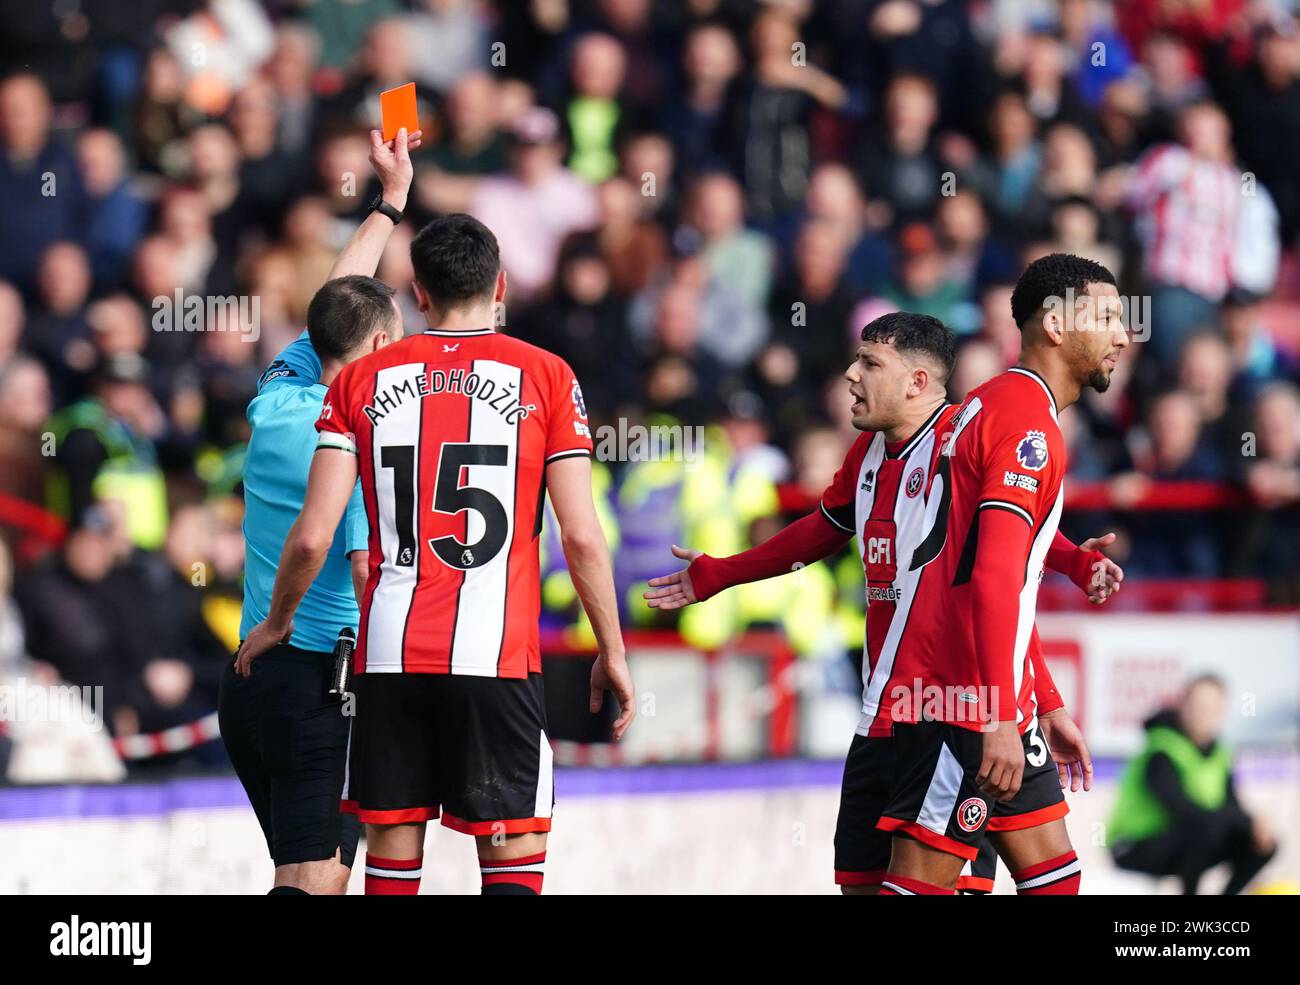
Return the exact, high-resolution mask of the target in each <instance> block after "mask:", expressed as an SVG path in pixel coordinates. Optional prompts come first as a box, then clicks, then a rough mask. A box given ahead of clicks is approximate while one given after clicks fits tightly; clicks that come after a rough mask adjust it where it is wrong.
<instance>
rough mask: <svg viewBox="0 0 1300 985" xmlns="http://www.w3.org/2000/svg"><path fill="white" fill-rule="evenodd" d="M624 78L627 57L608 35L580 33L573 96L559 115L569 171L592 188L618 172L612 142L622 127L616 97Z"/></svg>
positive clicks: (571, 79) (574, 59)
mask: <svg viewBox="0 0 1300 985" xmlns="http://www.w3.org/2000/svg"><path fill="white" fill-rule="evenodd" d="M626 74H627V55H626V54H625V53H624V51H623V48H622V46H621V45H620V44H619V43H618V41H617V40H615V39H614V38H612V37H610V36H609V35H608V34H600V33H594V32H593V33H592V34H587V35H584V36H583V37H582V38H580V39H579V40H578V41H577V43H576V44H575V45H574V46H573V52H572V56H571V60H570V63H569V82H570V87H571V90H572V91H571V93H570V95H569V98H568V99H567V101H566V102H565V104H564V110H563V117H564V123H565V127H566V129H567V131H568V137H569V160H568V167H569V169H570V170H571V171H572V172H573V173H574V174H576V175H578V176H579V177H580V178H583V179H585V180H586V181H589V182H591V183H592V184H595V183H598V182H601V181H604V180H605V179H606V178H608V177H610V176H611V175H612V174H614V172H615V171H617V170H618V155H617V154H616V153H615V143H616V140H617V137H618V133H619V127H620V126H621V125H622V124H623V122H624V119H623V110H622V108H621V107H620V106H619V101H618V96H619V93H620V92H621V91H622V89H623V85H624V79H625V76H626Z"/></svg>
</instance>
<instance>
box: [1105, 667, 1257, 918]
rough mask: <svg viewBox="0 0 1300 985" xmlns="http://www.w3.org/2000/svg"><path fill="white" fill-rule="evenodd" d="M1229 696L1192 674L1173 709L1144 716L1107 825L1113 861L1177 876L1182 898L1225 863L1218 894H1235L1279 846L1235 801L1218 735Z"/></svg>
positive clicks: (1219, 685)
mask: <svg viewBox="0 0 1300 985" xmlns="http://www.w3.org/2000/svg"><path fill="white" fill-rule="evenodd" d="M1227 701H1228V694H1227V687H1226V686H1225V685H1224V683H1223V681H1221V680H1219V679H1218V678H1217V677H1208V676H1207V677H1198V678H1196V679H1195V680H1192V681H1190V682H1189V683H1188V685H1187V687H1186V689H1185V690H1184V691H1183V696H1182V699H1181V701H1180V702H1179V704H1178V706H1177V708H1174V709H1167V710H1164V711H1159V712H1157V713H1156V714H1154V715H1152V716H1151V717H1150V718H1149V719H1147V721H1146V723H1145V727H1146V742H1145V747H1144V748H1143V750H1142V752H1140V753H1139V754H1138V755H1137V757H1135V758H1134V759H1133V760H1131V761H1130V762H1129V764H1128V766H1127V767H1125V770H1124V775H1123V777H1122V778H1121V780H1120V792H1119V798H1118V801H1117V803H1116V805H1115V812H1114V815H1113V817H1112V819H1111V823H1110V826H1109V831H1108V836H1109V840H1110V846H1111V852H1112V854H1113V855H1114V858H1115V864H1116V865H1118V866H1120V867H1121V868H1124V869H1132V870H1135V871H1137V872H1146V873H1149V874H1151V875H1155V876H1177V877H1178V879H1179V880H1180V881H1181V883H1182V888H1183V893H1184V894H1185V895H1188V896H1194V895H1196V892H1197V889H1198V888H1199V886H1200V882H1201V878H1202V877H1203V876H1204V875H1205V873H1206V872H1208V871H1209V870H1210V869H1212V868H1214V867H1215V866H1216V865H1220V864H1222V863H1224V862H1226V863H1228V865H1229V866H1230V871H1229V875H1228V881H1227V883H1226V885H1225V886H1224V888H1223V895H1224V896H1232V895H1235V894H1236V893H1240V892H1241V891H1242V890H1243V889H1245V888H1246V886H1247V885H1249V884H1250V881H1251V880H1252V879H1253V878H1255V876H1256V875H1257V874H1258V873H1259V871H1260V869H1262V868H1263V867H1264V866H1265V865H1266V864H1267V863H1268V860H1269V859H1271V858H1272V857H1273V855H1274V853H1275V852H1276V851H1277V839H1276V837H1275V836H1274V835H1273V832H1272V830H1271V828H1270V826H1269V825H1268V823H1267V822H1266V821H1265V820H1264V819H1263V818H1262V817H1260V816H1259V815H1252V814H1249V813H1247V811H1246V809H1245V808H1244V807H1242V805H1241V803H1240V802H1239V801H1238V800H1237V794H1236V790H1235V787H1234V784H1233V779H1232V765H1233V756H1232V752H1231V750H1229V749H1228V747H1227V746H1226V745H1225V743H1224V742H1223V738H1222V734H1221V733H1222V730H1223V720H1224V715H1225V712H1226V710H1227Z"/></svg>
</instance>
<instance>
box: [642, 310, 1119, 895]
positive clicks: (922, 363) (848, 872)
mask: <svg viewBox="0 0 1300 985" xmlns="http://www.w3.org/2000/svg"><path fill="white" fill-rule="evenodd" d="M953 350H954V339H953V335H952V333H951V332H950V331H949V330H948V329H947V328H946V327H945V326H944V325H943V323H942V322H940V321H938V320H937V319H935V318H931V317H929V316H927V315H919V314H911V313H908V312H896V313H892V314H888V315H884V316H882V317H880V318H878V319H876V320H875V321H873V322H871V323H870V324H869V325H867V326H866V327H865V328H864V329H863V330H862V343H861V345H860V346H859V347H858V352H857V358H856V359H855V361H854V362H853V364H852V365H850V367H849V368H848V370H847V371H846V373H845V378H846V379H847V380H848V384H849V392H850V394H851V395H852V396H853V401H854V402H853V407H852V416H853V425H854V427H855V428H857V429H858V430H859V431H862V432H863V433H862V434H861V435H860V436H859V438H858V439H857V441H855V442H854V444H853V446H852V447H851V448H850V449H849V452H848V454H847V455H846V457H845V461H844V464H843V466H842V467H841V468H840V470H839V472H838V473H837V474H836V476H835V478H834V480H833V481H832V482H831V485H830V486H829V487H828V488H827V490H826V492H825V494H824V495H823V497H822V500H821V504H820V508H819V509H818V510H816V511H814V512H812V513H810V514H808V515H807V516H805V517H803V518H802V519H800V520H797V521H795V522H794V523H792V524H791V525H790V526H788V527H786V528H785V529H784V530H782V531H781V532H779V533H777V534H776V535H775V536H774V537H772V538H771V539H770V540H768V541H766V542H765V543H763V544H760V545H758V546H757V547H754V548H752V549H751V550H748V551H745V552H744V553H742V554H738V555H735V556H733V557H728V558H714V557H710V556H709V555H707V554H701V553H700V552H698V551H691V550H686V549H683V548H680V547H674V548H673V553H674V554H675V555H676V556H677V557H679V558H682V559H683V560H687V561H690V562H691V563H690V566H689V567H688V568H686V569H685V570H683V571H678V572H676V573H674V574H671V575H665V576H663V577H661V578H654V579H651V581H650V583H649V585H650V589H649V590H648V591H647V592H646V593H645V598H646V600H647V603H648V604H649V605H650V607H651V608H657V609H677V608H681V607H682V606H684V605H688V604H691V603H693V602H698V601H703V600H705V599H708V598H710V597H712V596H713V595H715V594H716V593H718V592H719V591H722V590H723V589H724V588H729V587H732V586H735V585H739V584H742V583H746V582H751V581H757V580H759V579H763V578H770V577H773V576H776V575H781V574H786V573H787V572H789V571H791V570H792V569H794V568H797V567H800V566H802V565H806V564H811V563H813V562H815V561H818V560H821V559H822V558H825V557H828V556H830V555H833V554H836V553H838V552H839V551H840V550H841V549H842V548H843V547H844V545H845V544H846V543H847V542H848V541H849V539H850V538H851V537H853V536H854V535H855V534H856V535H857V536H858V538H859V541H860V544H861V547H862V563H863V568H864V572H865V576H866V594H867V620H866V640H865V642H866V645H865V650H864V660H863V704H862V716H861V718H860V720H859V724H858V728H857V729H856V735H855V736H854V738H853V743H852V745H851V747H850V749H849V754H848V759H847V762H846V763H845V772H844V783H843V788H842V790H841V797H840V817H839V823H838V826H837V831H836V835H835V870H836V871H835V881H836V882H837V883H838V884H839V885H840V886H841V887H842V889H843V891H844V892H845V893H846V894H871V893H875V892H876V891H877V890H878V889H879V887H880V884H881V881H882V879H883V877H884V874H885V870H886V868H887V866H888V864H889V851H890V836H889V834H888V833H887V832H884V831H881V830H878V829H877V827H876V825H877V822H878V821H879V820H880V816H881V812H882V810H883V809H884V807H885V805H886V803H887V801H888V798H889V794H890V779H891V777H892V773H893V761H894V752H893V750H894V745H895V744H894V742H893V740H892V738H891V731H892V725H893V722H892V719H891V718H890V717H889V715H888V714H887V712H888V707H887V706H885V707H883V708H882V698H883V697H884V696H886V695H887V694H888V693H889V691H890V684H891V681H894V682H897V680H898V679H897V677H896V676H895V675H894V673H893V672H894V667H895V660H894V658H895V655H896V652H897V645H898V640H899V635H900V633H901V630H902V628H903V626H904V624H905V622H900V621H899V619H898V613H899V612H900V611H901V612H902V613H904V617H905V615H906V612H907V611H908V610H909V608H910V606H911V602H912V592H913V591H914V589H915V579H912V578H910V576H909V574H908V572H909V567H910V563H911V558H912V555H913V552H914V551H915V550H916V549H917V548H918V547H920V546H921V544H922V543H923V541H924V540H925V538H926V536H927V534H928V532H929V528H930V525H931V523H932V522H933V510H927V507H926V497H925V495H924V493H925V490H926V489H927V488H928V477H929V475H930V471H931V467H932V464H933V462H934V460H935V457H936V445H935V434H936V432H937V431H941V430H943V429H944V428H945V427H946V426H947V423H948V422H949V420H950V419H951V418H952V416H953V414H954V413H955V412H956V410H957V408H956V407H954V406H953V405H951V404H949V403H948V401H947V395H946V392H945V383H946V381H947V378H948V375H949V373H950V372H951V370H952V363H953ZM1109 539H1113V535H1111V536H1110V537H1109V538H1105V539H1102V540H1099V541H1098V540H1094V541H1089V542H1087V543H1085V544H1084V545H1083V546H1082V548H1076V547H1075V546H1074V545H1073V544H1072V543H1070V542H1069V541H1068V540H1067V539H1066V538H1065V537H1063V536H1061V537H1059V538H1058V540H1057V542H1056V543H1054V544H1053V550H1052V552H1051V556H1050V558H1049V565H1050V566H1052V567H1054V568H1056V569H1058V570H1062V571H1065V572H1066V573H1067V574H1069V575H1070V576H1071V577H1072V579H1073V580H1074V581H1075V582H1076V583H1077V584H1079V585H1080V587H1081V588H1083V589H1084V590H1085V591H1086V592H1088V593H1089V595H1090V597H1091V598H1092V599H1093V601H1094V602H1098V603H1100V602H1103V601H1105V599H1106V597H1107V596H1108V595H1109V594H1111V592H1112V591H1113V590H1114V588H1115V587H1117V586H1118V579H1119V578H1121V577H1122V573H1121V572H1120V571H1119V569H1118V568H1117V567H1116V566H1115V565H1114V564H1113V562H1110V561H1107V560H1106V559H1105V558H1104V557H1103V556H1102V555H1101V554H1100V552H1097V551H1096V547H1097V546H1098V545H1099V544H1102V543H1108V542H1109ZM1098 570H1100V572H1101V573H1100V575H1098ZM1094 585H1095V587H1094ZM1037 644H1038V640H1037V637H1036V636H1035V637H1034V638H1033V641H1032V644H1031V646H1032V650H1031V652H1032V654H1033V656H1034V659H1035V660H1036V661H1037V660H1038V659H1039V658H1040V657H1041V653H1040V651H1039V649H1038V645H1037ZM1036 666H1038V664H1036ZM1038 673H1039V676H1038V678H1037V682H1038V687H1039V691H1040V697H1041V699H1042V700H1043V702H1044V705H1045V707H1047V706H1048V703H1050V706H1051V708H1052V709H1053V710H1052V712H1051V714H1050V715H1047V716H1046V717H1045V718H1044V733H1045V735H1046V736H1047V739H1048V741H1049V742H1050V743H1051V745H1052V749H1053V752H1054V753H1056V755H1057V756H1058V758H1060V759H1061V761H1062V764H1063V770H1065V771H1066V772H1064V773H1063V776H1062V782H1063V783H1064V782H1069V783H1071V785H1072V786H1073V787H1074V788H1075V789H1078V788H1079V787H1081V786H1085V785H1086V786H1091V763H1090V761H1089V757H1088V753H1087V748H1086V745H1085V744H1084V742H1083V737H1082V735H1081V734H1080V732H1079V730H1078V728H1077V727H1076V726H1075V724H1074V723H1073V722H1072V721H1071V720H1070V718H1069V716H1068V715H1066V714H1065V712H1064V709H1063V705H1062V702H1061V700H1060V697H1059V695H1057V694H1056V692H1055V689H1054V687H1053V686H1052V684H1051V678H1050V676H1049V675H1048V674H1047V672H1046V667H1045V666H1042V667H1041V669H1040V670H1039V672H1038ZM1049 723H1050V724H1049ZM995 864H996V858H995V856H994V855H993V853H992V851H991V850H990V851H987V852H985V853H984V854H983V855H982V856H981V858H980V859H979V861H977V862H976V863H975V864H974V865H973V867H972V868H973V871H967V872H966V873H964V874H963V878H962V880H961V882H960V883H959V888H961V889H963V890H965V891H981V890H983V891H987V890H989V889H991V888H992V883H993V867H994V865H995Z"/></svg>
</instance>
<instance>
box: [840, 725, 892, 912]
mask: <svg viewBox="0 0 1300 985" xmlns="http://www.w3.org/2000/svg"><path fill="white" fill-rule="evenodd" d="M893 772H894V740H893V739H892V738H890V737H889V736H887V735H885V736H865V735H855V736H853V742H852V744H851V745H850V746H849V754H848V756H847V757H845V760H844V781H843V783H842V784H841V786H840V813H839V819H838V820H837V821H836V824H835V882H836V884H837V885H838V886H839V887H840V892H842V893H843V894H844V895H845V896H874V895H876V894H877V893H879V892H880V884H881V882H883V881H884V877H885V870H886V869H888V868H889V842H890V837H889V835H888V834H887V833H886V832H884V831H881V830H880V829H879V828H877V827H876V823H877V822H878V821H879V820H880V814H881V811H882V810H883V809H884V807H885V803H886V802H887V800H888V798H889V784H890V781H891V779H892V778H893Z"/></svg>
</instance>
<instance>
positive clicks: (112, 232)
mask: <svg viewBox="0 0 1300 985" xmlns="http://www.w3.org/2000/svg"><path fill="white" fill-rule="evenodd" d="M77 162H78V164H79V165H80V167H81V173H82V177H83V180H84V181H85V186H86V197H87V201H88V207H89V213H90V215H89V224H88V225H87V227H86V232H85V242H86V249H87V250H88V251H89V253H90V266H91V272H92V274H93V276H94V280H95V287H96V289H97V290H100V291H105V290H112V289H114V288H116V287H120V286H121V285H122V283H123V282H124V281H125V279H126V276H127V271H128V270H129V268H130V260H131V251H132V250H134V249H135V247H136V244H137V243H139V242H140V240H141V239H142V238H143V237H144V233H145V227H146V225H147V223H148V221H149V203H148V202H147V201H146V199H145V197H144V196H143V195H141V194H140V193H139V192H138V191H137V190H136V189H135V188H134V187H133V185H132V182H131V178H130V174H129V173H128V171H127V161H126V153H125V151H124V150H123V148H122V141H121V139H120V138H119V137H118V136H117V134H115V133H113V131H111V130H106V129H101V128H95V129H91V130H86V131H84V132H83V133H82V134H81V136H80V137H79V138H78V139H77Z"/></svg>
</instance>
